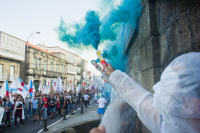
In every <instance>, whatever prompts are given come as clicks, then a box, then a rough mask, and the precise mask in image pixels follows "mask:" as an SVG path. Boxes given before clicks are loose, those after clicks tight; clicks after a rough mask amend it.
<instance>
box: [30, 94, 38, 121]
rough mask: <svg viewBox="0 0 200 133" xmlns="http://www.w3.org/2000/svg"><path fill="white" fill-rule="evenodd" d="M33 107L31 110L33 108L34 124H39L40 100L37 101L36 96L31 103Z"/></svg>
mask: <svg viewBox="0 0 200 133" xmlns="http://www.w3.org/2000/svg"><path fill="white" fill-rule="evenodd" d="M31 103H32V105H31V108H32V113H33V115H34V123H36V122H37V103H38V100H37V99H36V96H34V98H33V100H32V101H31Z"/></svg>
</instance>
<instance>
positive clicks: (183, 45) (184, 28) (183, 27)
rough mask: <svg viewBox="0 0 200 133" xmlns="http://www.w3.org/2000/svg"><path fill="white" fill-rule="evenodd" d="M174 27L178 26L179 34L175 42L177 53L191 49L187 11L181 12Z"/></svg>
mask: <svg viewBox="0 0 200 133" xmlns="http://www.w3.org/2000/svg"><path fill="white" fill-rule="evenodd" d="M199 17H200V14H199ZM199 22H200V21H199ZM176 27H179V36H180V40H179V42H177V44H179V45H177V44H176V45H177V48H178V49H177V53H180V52H181V53H183V52H187V51H190V50H192V44H191V30H190V26H189V14H188V13H187V12H184V13H182V14H181V16H180V19H179V21H178V25H176ZM199 37H200V35H199Z"/></svg>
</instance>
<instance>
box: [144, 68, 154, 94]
mask: <svg viewBox="0 0 200 133" xmlns="http://www.w3.org/2000/svg"><path fill="white" fill-rule="evenodd" d="M141 85H142V86H143V87H144V88H145V89H146V90H148V91H150V92H152V93H153V89H152V87H153V85H154V74H153V68H151V69H149V70H145V71H142V72H141Z"/></svg>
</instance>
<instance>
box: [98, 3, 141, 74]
mask: <svg viewBox="0 0 200 133" xmlns="http://www.w3.org/2000/svg"><path fill="white" fill-rule="evenodd" d="M141 9H142V7H141V1H140V0H122V1H121V4H120V5H119V6H118V7H116V8H112V9H111V10H110V12H109V13H108V14H107V15H106V16H105V17H104V18H103V20H102V24H101V27H100V35H101V40H102V41H107V42H106V44H105V48H104V49H103V53H102V55H103V57H104V58H105V59H106V62H108V63H110V64H111V65H112V66H113V67H114V68H115V69H119V70H121V71H125V69H126V67H125V66H126V62H127V59H126V55H124V54H123V51H124V42H125V40H124V38H123V37H122V29H123V24H129V25H130V26H131V27H132V28H133V29H135V28H136V27H137V21H138V18H139V16H140V14H141ZM127 36H129V34H127Z"/></svg>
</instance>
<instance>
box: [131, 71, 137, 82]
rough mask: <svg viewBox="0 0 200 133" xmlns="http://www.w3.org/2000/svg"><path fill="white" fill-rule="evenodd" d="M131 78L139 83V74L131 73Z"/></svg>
mask: <svg viewBox="0 0 200 133" xmlns="http://www.w3.org/2000/svg"><path fill="white" fill-rule="evenodd" d="M131 78H132V79H133V80H135V81H138V75H137V73H136V72H135V71H133V70H132V71H131Z"/></svg>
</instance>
